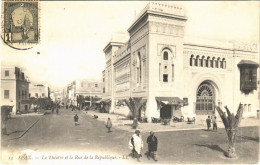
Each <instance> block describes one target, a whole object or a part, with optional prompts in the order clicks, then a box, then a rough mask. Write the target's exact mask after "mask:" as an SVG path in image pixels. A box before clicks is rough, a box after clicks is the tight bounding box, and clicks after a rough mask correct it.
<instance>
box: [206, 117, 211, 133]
mask: <svg viewBox="0 0 260 165" xmlns="http://www.w3.org/2000/svg"><path fill="white" fill-rule="evenodd" d="M206 123H207V127H208V130H209V128H210V127H211V124H210V123H211V120H210V116H208V118H207V119H206Z"/></svg>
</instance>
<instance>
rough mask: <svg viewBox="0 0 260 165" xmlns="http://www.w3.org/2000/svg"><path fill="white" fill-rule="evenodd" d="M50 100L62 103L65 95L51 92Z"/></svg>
mask: <svg viewBox="0 0 260 165" xmlns="http://www.w3.org/2000/svg"><path fill="white" fill-rule="evenodd" d="M50 98H51V100H52V101H55V102H56V101H58V102H61V101H62V100H63V94H62V92H61V91H58V90H56V91H51V92H50Z"/></svg>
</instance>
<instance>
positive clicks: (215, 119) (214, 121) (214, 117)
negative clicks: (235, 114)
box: [212, 116, 218, 131]
mask: <svg viewBox="0 0 260 165" xmlns="http://www.w3.org/2000/svg"><path fill="white" fill-rule="evenodd" d="M212 124H213V131H214V130H216V131H218V126H217V117H216V116H213V117H212Z"/></svg>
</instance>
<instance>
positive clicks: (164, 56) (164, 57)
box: [163, 51, 168, 60]
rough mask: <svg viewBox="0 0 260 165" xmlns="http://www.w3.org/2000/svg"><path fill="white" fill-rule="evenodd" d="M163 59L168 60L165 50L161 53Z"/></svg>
mask: <svg viewBox="0 0 260 165" xmlns="http://www.w3.org/2000/svg"><path fill="white" fill-rule="evenodd" d="M163 60H168V52H167V51H165V52H164V53H163Z"/></svg>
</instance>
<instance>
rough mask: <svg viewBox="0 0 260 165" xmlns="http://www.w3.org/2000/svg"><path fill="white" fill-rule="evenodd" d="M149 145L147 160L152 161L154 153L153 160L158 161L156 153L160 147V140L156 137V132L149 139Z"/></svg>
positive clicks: (151, 133)
mask: <svg viewBox="0 0 260 165" xmlns="http://www.w3.org/2000/svg"><path fill="white" fill-rule="evenodd" d="M147 144H148V153H147V158H148V159H149V160H150V157H151V154H152V153H153V159H154V161H157V159H156V151H157V146H158V140H157V138H156V136H155V135H154V132H153V131H151V132H150V136H148V138H147Z"/></svg>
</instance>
